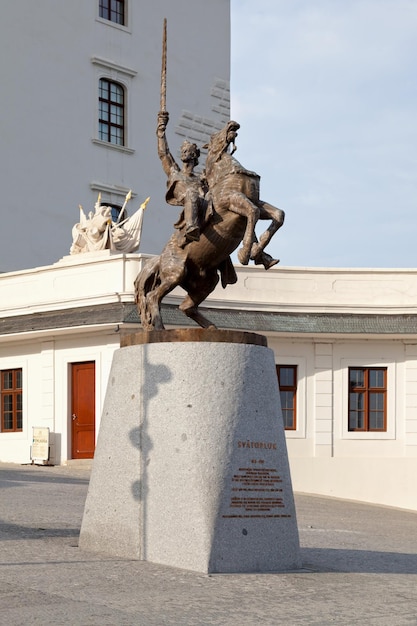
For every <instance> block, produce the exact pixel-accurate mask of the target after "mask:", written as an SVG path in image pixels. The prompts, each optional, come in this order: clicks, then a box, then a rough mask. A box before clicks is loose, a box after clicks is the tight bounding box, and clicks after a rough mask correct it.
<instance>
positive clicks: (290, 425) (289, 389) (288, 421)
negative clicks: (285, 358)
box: [276, 365, 297, 430]
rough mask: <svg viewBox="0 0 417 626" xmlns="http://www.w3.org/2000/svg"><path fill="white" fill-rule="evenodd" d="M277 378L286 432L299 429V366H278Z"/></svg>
mask: <svg viewBox="0 0 417 626" xmlns="http://www.w3.org/2000/svg"><path fill="white" fill-rule="evenodd" d="M276 368H277V377H278V383H279V392H280V397H281V408H282V416H283V419H284V428H285V430H296V429H297V366H296V365H277V366H276Z"/></svg>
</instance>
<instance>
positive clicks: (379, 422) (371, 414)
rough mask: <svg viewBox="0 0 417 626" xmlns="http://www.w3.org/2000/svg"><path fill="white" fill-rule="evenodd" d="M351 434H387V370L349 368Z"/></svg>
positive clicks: (349, 428)
mask: <svg viewBox="0 0 417 626" xmlns="http://www.w3.org/2000/svg"><path fill="white" fill-rule="evenodd" d="M348 430H349V431H350V432H386V430H387V368H386V367H350V368H349V423H348Z"/></svg>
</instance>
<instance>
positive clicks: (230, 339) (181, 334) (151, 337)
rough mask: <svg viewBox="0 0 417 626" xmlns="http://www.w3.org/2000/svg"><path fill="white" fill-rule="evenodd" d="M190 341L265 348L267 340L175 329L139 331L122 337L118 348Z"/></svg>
mask: <svg viewBox="0 0 417 626" xmlns="http://www.w3.org/2000/svg"><path fill="white" fill-rule="evenodd" d="M190 341H196V342H212V343H246V344H249V345H255V346H264V347H267V346H268V344H267V340H266V337H265V336H264V335H258V334H257V333H249V332H246V331H243V330H218V329H209V330H206V329H204V328H175V329H172V330H151V331H140V332H137V333H131V334H126V335H122V336H121V338H120V347H121V348H125V347H126V346H137V345H142V344H144V343H163V342H165V343H166V342H179V343H181V342H182V343H185V342H190Z"/></svg>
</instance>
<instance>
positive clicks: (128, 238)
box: [70, 191, 149, 254]
mask: <svg viewBox="0 0 417 626" xmlns="http://www.w3.org/2000/svg"><path fill="white" fill-rule="evenodd" d="M131 197H132V192H131V191H129V193H128V194H127V195H126V198H125V202H124V204H123V207H122V208H121V210H120V213H119V216H118V218H117V220H116V221H115V222H114V221H113V219H112V213H111V211H112V210H111V207H109V206H105V205H102V204H101V194H99V195H98V198H97V202H96V204H95V207H94V213H93V212H92V211H90V212H89V214H88V216H87V215H86V214H85V213H84V210H83V208H82V206H81V205H80V221H79V222H78V223H77V224H75V225H74V227H73V229H72V240H73V241H72V246H71V248H70V254H80V253H83V252H97V251H99V250H114V251H115V252H121V253H125V254H129V253H131V252H135V251H136V250H137V249H138V248H139V243H140V237H141V233H142V223H143V212H144V210H145V208H146V205H147V204H148V202H149V198H147V199H146V200H145V201H144V202H143V203H142V204H141V206H140V208H139V209H138V210H137V211H136V212H135V213H134V214H133V215H132V216H130V217H127V218H126V219H124V220H122V219H121V218H122V217H123V214H124V212H125V209H126V205H127V203H128V201H129V200H130V198H131Z"/></svg>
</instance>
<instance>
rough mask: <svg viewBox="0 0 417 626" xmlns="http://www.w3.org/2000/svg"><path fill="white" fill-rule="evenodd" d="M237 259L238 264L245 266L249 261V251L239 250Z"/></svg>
mask: <svg viewBox="0 0 417 626" xmlns="http://www.w3.org/2000/svg"><path fill="white" fill-rule="evenodd" d="M237 258H238V259H239V263H241V264H242V265H247V264H248V263H249V259H250V250H249V251H248V250H246V248H241V249H240V250H238V253H237Z"/></svg>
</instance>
